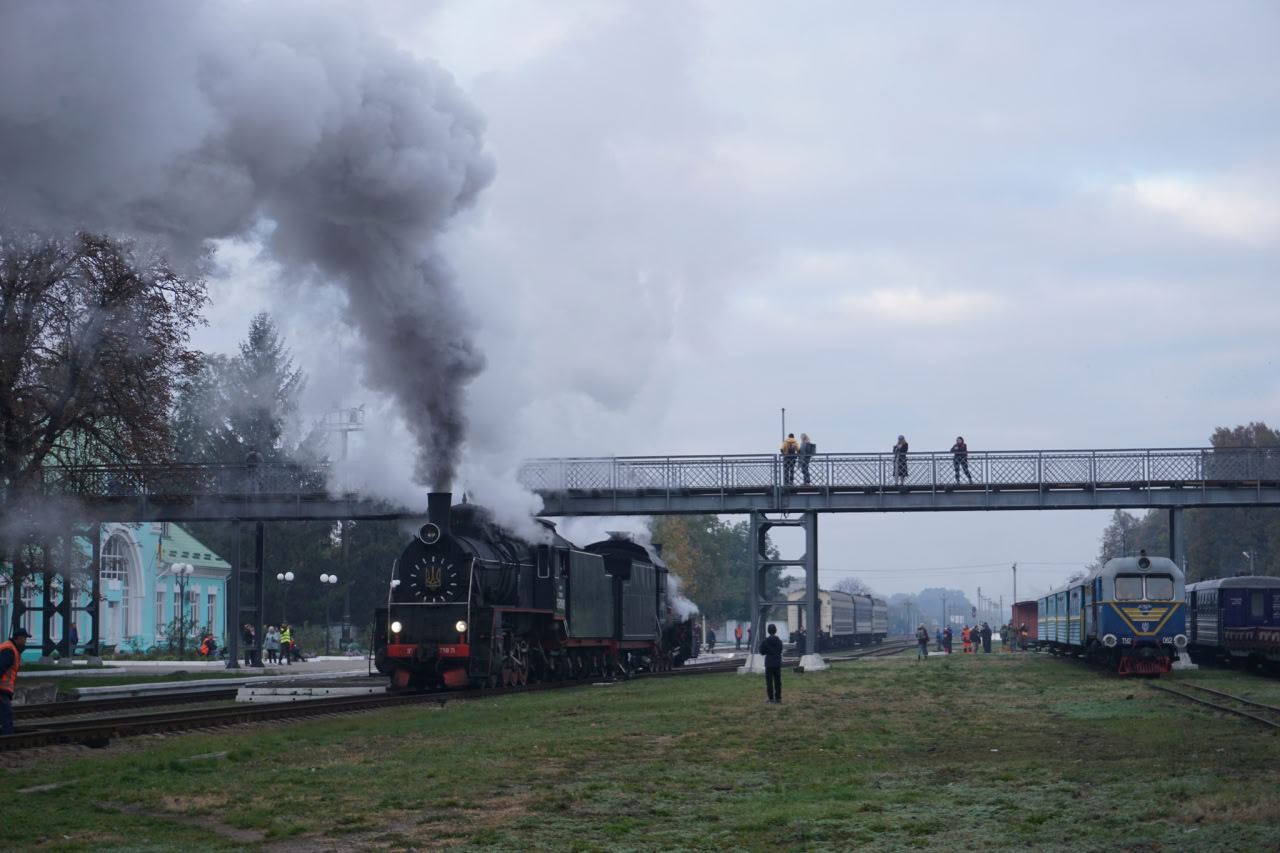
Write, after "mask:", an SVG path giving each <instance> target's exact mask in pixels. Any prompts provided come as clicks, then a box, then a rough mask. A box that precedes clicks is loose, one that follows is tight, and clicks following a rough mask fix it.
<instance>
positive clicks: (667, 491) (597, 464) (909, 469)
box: [519, 448, 1280, 516]
mask: <svg viewBox="0 0 1280 853" xmlns="http://www.w3.org/2000/svg"><path fill="white" fill-rule="evenodd" d="M896 461H897V460H895V458H894V456H893V454H891V453H862V454H859V453H830V454H814V455H813V456H811V457H808V458H807V459H806V458H804V457H790V458H789V457H784V456H780V455H777V454H771V455H734V456H655V457H615V458H578V459H573V458H570V459H536V460H530V461H528V462H526V463H525V464H524V465H523V466H522V467H521V468H520V472H519V478H520V482H521V484H522V485H523V486H524V487H525V488H527V489H529V490H531V491H533V492H536V493H537V494H538V495H539V496H541V497H542V499H543V503H544V509H543V513H542V514H543V515H548V516H559V515H628V514H659V513H708V512H711V513H745V512H759V511H771V512H779V511H782V512H786V511H809V510H813V511H826V512H883V511H937V510H1000V509H1003V510H1013V509H1117V508H1136V507H1169V508H1172V507H1187V506H1255V505H1269V506H1280V448H1244V449H1216V448H1167V449H1166V448H1162V449H1140V450H1037V451H983V452H972V451H971V452H969V453H968V454H967V457H966V458H964V459H963V460H962V461H960V462H958V460H957V459H956V457H955V455H954V454H952V453H950V452H946V453H912V454H908V456H907V460H906V475H905V476H904V477H898V476H897V475H898V473H899V468H898V467H897V465H896ZM966 467H967V472H966V470H965V469H966Z"/></svg>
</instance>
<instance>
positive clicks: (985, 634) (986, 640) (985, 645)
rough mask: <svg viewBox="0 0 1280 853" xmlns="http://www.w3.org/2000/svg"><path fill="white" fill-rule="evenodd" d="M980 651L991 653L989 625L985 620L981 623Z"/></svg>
mask: <svg viewBox="0 0 1280 853" xmlns="http://www.w3.org/2000/svg"><path fill="white" fill-rule="evenodd" d="M982 651H983V653H984V654H988V655H989V654H991V626H990V625H988V624H987V623H986V622H983V623H982Z"/></svg>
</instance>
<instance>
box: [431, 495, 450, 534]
mask: <svg viewBox="0 0 1280 853" xmlns="http://www.w3.org/2000/svg"><path fill="white" fill-rule="evenodd" d="M452 507H453V493H452V492H430V493H428V494H427V521H430V522H431V523H432V524H434V525H435V526H436V527H439V528H440V532H441V533H445V534H447V533H448V532H449V510H450V509H451V508H452Z"/></svg>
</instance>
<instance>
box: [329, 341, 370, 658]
mask: <svg viewBox="0 0 1280 853" xmlns="http://www.w3.org/2000/svg"><path fill="white" fill-rule="evenodd" d="M338 364H339V372H341V364H342V350H341V349H339V350H338ZM324 428H325V431H326V432H329V433H334V432H336V433H338V434H339V435H340V436H342V476H343V478H344V479H345V477H346V470H347V440H348V438H349V437H350V435H351V433H353V432H363V431H364V405H363V404H362V405H359V406H356V407H354V408H343V407H342V405H341V404H339V405H337V406H335V407H334V408H333V409H332V410H331V411H328V412H326V413H325V417H324ZM339 488H340V490H341V491H343V492H345V491H346V488H345V482H344V483H343V484H341V485H340V486H339ZM350 524H351V522H350V521H348V520H346V519H343V520H341V521H339V522H338V530H339V532H340V533H341V538H340V544H341V556H340V558H339V560H338V562H339V563H340V564H341V566H342V571H343V573H344V574H345V575H346V577H347V578H348V581H347V586H346V589H345V590H344V596H345V599H344V604H343V607H342V642H343V643H349V642H351V582H350V578H351V574H350V571H351V567H350V566H349V565H347V551H348V548H347V538H348V536H349V533H350V531H349V530H348V527H349V526H350ZM325 618H326V619H327V618H328V615H327V614H326V617H325Z"/></svg>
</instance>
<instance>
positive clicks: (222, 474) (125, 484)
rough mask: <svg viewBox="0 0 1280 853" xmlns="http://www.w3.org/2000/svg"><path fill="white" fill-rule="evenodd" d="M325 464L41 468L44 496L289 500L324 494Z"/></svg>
mask: <svg viewBox="0 0 1280 853" xmlns="http://www.w3.org/2000/svg"><path fill="white" fill-rule="evenodd" d="M328 480H329V466H328V464H327V463H316V464H311V465H300V464H294V463H267V462H263V463H260V464H258V465H253V466H250V465H205V464H199V463H171V464H165V465H137V466H125V465H72V466H61V465H59V466H48V467H46V468H43V469H41V479H40V483H39V486H40V488H41V489H42V490H43V493H44V494H46V495H68V496H78V497H83V498H129V497H139V496H147V497H154V498H175V499H176V498H180V497H192V496H241V495H244V496H249V495H255V494H256V495H263V496H272V497H276V498H281V497H288V498H294V499H301V498H315V497H322V496H325V495H327V494H328Z"/></svg>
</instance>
